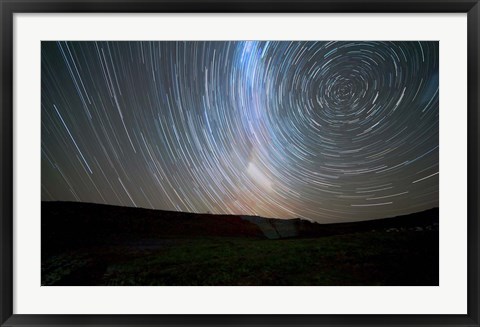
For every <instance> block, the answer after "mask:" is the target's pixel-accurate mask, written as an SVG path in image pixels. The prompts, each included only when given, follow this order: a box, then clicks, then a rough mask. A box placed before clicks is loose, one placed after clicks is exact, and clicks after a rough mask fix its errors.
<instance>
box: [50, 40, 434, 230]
mask: <svg viewBox="0 0 480 327" xmlns="http://www.w3.org/2000/svg"><path fill="white" fill-rule="evenodd" d="M438 56H439V54H438V42H430V41H420V42H417V41H406V42H399V41H395V42H378V41H341V42H333V41H330V42H323V41H322V42H313V41H305V42H304V41H268V42H267V41H231V42H225V41H221V42H220V41H178V42H177V41H158V42H133V41H132V42H90V41H82V42H80V41H73V42H51V41H48V42H45V41H44V42H42V56H41V68H42V81H41V88H42V96H41V124H42V135H41V158H42V167H41V183H42V200H44V201H60V200H61V201H82V202H94V203H106V204H112V205H122V206H134V207H144V208H154V209H162V210H175V211H185V212H196V213H206V212H210V213H215V214H241V215H259V216H263V217H276V218H305V219H310V220H314V221H318V222H342V221H356V220H365V219H374V218H382V217H390V216H396V215H402V214H407V213H412V212H417V211H421V210H425V209H429V208H432V207H437V206H438V195H439V187H438V184H439V134H438V133H439V132H438V129H439V127H438V126H439V69H438V64H439V63H438V59H439V58H438Z"/></svg>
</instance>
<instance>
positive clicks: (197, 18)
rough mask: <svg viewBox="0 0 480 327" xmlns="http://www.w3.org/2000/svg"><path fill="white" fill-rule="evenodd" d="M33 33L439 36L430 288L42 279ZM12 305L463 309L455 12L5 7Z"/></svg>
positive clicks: (461, 48) (460, 54)
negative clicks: (435, 223)
mask: <svg viewBox="0 0 480 327" xmlns="http://www.w3.org/2000/svg"><path fill="white" fill-rule="evenodd" d="M42 40H438V41H440V243H441V244H440V286H437V287H41V286H40V192H41V187H40V130H41V124H40V111H41V110H40V94H41V87H40V43H41V41H42ZM14 58H15V59H14V313H15V314H33V313H71V314H73V313H89V314H93V313H105V314H107V313H112V314H113V313H116V314H133V313H158V314H164V313H170V314H173V313H176V314H185V313H192V314H193V313H204V314H207V313H221V314H227V313H231V314H233V313H252V314H255V313H257V314H258V313H264V314H267V313H268V314H293V313H297V314H299V313H302V314H303V313H309V314H313V313H315V314H321V313H330V314H334V313H336V314H355V313H388V314H399V313H400V314H401V313H417V314H420V313H431V314H454V313H455V314H465V313H467V282H466V277H467V247H466V244H467V243H466V239H467V102H466V95H467V16H466V14H378V15H374V14H248V15H247V14H228V15H227V14H188V15H186V14H168V15H167V14H88V15H86V14H15V17H14Z"/></svg>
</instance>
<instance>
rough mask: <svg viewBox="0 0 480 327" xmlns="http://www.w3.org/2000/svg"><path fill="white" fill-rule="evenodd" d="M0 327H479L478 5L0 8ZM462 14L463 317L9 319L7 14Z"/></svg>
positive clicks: (43, 1) (160, 3) (74, 4)
mask: <svg viewBox="0 0 480 327" xmlns="http://www.w3.org/2000/svg"><path fill="white" fill-rule="evenodd" d="M0 10H1V28H0V30H1V40H0V41H1V43H0V44H1V66H0V71H1V76H2V77H1V78H2V79H1V85H2V87H1V93H0V100H1V116H0V117H1V118H0V119H1V121H0V123H1V128H0V130H1V142H0V146H1V154H0V155H1V157H0V184H1V197H0V208H1V251H0V255H1V257H0V260H1V267H0V296H1V300H0V301H1V306H0V323H1V326H27V325H28V326H37V325H38V326H39V325H43V326H60V325H61V326H73V325H75V326H91V325H95V326H119V325H121V326H194V325H205V326H214V325H215V326H251V327H253V326H273V325H281V326H306V325H335V326H354V325H372V326H373V325H375V326H378V325H397V326H404V325H405V326H413V325H418V326H427V325H429V326H446V325H449V326H479V324H480V322H479V302H478V297H479V294H480V292H479V262H480V261H479V248H480V243H479V240H480V239H479V223H478V220H479V212H478V203H479V202H480V197H479V195H480V194H479V191H478V186H479V183H478V181H479V174H478V160H479V154H480V153H479V147H478V140H479V139H480V134H479V129H478V126H479V124H480V121H479V115H478V112H479V109H480V108H479V94H480V92H479V91H480V84H479V75H480V66H479V43H480V36H479V29H480V28H479V16H480V3H479V0H403V1H399V0H368V1H355V0H297V1H294V0H230V1H226V0H198V1H194V0H140V1H135V0H121V1H110V0H100V1H97V0H77V1H67V0H30V1H22V0H16V1H13V0H0ZM96 12H100V13H106V12H114V13H142V12H163V13H173V12H180V13H195V12H211V13H231V12H234V13H247V12H248V13H252V12H259V13H265V12H276V13H293V12H296V13H299V12H308V13H312V12H324V13H346V12H348V13H367V12H368V13H391V12H393V13H418V12H420V13H427V12H434V13H452V12H461V13H468V23H467V24H468V36H467V37H468V63H467V64H468V281H467V282H468V299H467V301H468V302H467V303H468V313H467V314H466V315H384V314H382V315H38V314H35V315H23V314H13V296H14V294H13V279H14V276H13V271H12V269H13V219H14V213H13V189H14V185H13V177H12V175H13V169H14V162H13V122H12V118H13V59H14V58H13V16H14V14H15V13H96Z"/></svg>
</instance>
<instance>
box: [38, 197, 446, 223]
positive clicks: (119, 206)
mask: <svg viewBox="0 0 480 327" xmlns="http://www.w3.org/2000/svg"><path fill="white" fill-rule="evenodd" d="M41 203H78V204H87V205H99V206H107V207H117V208H131V209H140V210H150V211H162V212H172V213H181V214H191V215H210V216H241V217H256V218H262V219H271V220H275V219H276V220H304V221H308V222H311V223H315V224H319V225H332V224H347V223H355V222H364V221H376V220H382V219H391V218H398V217H404V216H409V215H413V214H417V213H422V212H426V211H430V210H435V209H438V210H440V207H438V206H437V207H431V208H428V209H425V210H421V211H414V212H410V213H405V214H402V215H397V216H388V217H380V218H373V219H365V220H351V221H341V222H332V223H321V222H318V221H315V220H313V219H311V218H300V217H297V218H278V217H276V218H273V217H263V216H258V215H242V214H222V213H220V214H216V213H206V212H188V211H174V210H164V209H152V208H144V207H132V206H123V205H116V204H106V203H96V202H82V201H62V200H41Z"/></svg>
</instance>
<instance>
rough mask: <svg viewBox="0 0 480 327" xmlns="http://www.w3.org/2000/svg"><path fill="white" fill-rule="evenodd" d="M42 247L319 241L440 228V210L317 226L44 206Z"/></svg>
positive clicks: (61, 204) (116, 208)
mask: <svg viewBox="0 0 480 327" xmlns="http://www.w3.org/2000/svg"><path fill="white" fill-rule="evenodd" d="M41 219H42V224H41V225H42V247H43V249H44V250H46V251H48V250H50V249H54V248H55V247H57V246H65V245H66V244H71V245H78V244H96V243H123V242H125V241H128V240H135V239H139V238H142V239H145V238H152V239H155V238H162V239H165V238H166V239H168V238H195V237H246V238H271V239H275V238H292V237H320V236H329V235H338V234H347V233H356V232H363V231H372V230H385V229H387V230H391V231H398V230H406V229H415V228H420V229H424V228H438V208H437V209H431V210H427V211H424V212H419V213H415V214H411V215H407V216H400V217H395V218H385V219H377V220H369V221H362V222H352V223H337V224H317V223H312V222H309V221H307V220H301V219H289V220H284V219H271V218H262V217H252V216H236V215H212V214H194V213H185V212H174V211H163V210H151V209H141V208H131V207H120V206H111V205H103V204H92V203H80V202H42V218H41Z"/></svg>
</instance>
